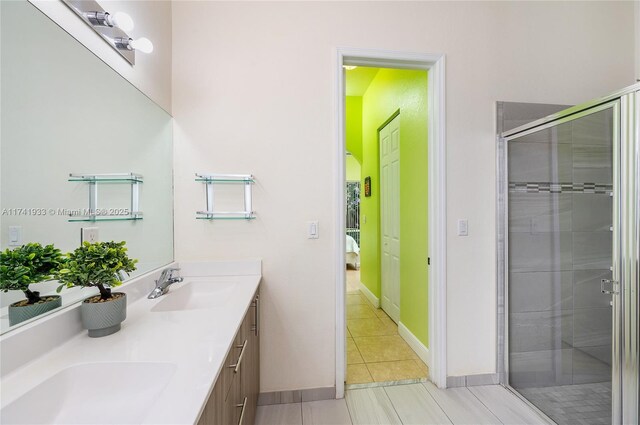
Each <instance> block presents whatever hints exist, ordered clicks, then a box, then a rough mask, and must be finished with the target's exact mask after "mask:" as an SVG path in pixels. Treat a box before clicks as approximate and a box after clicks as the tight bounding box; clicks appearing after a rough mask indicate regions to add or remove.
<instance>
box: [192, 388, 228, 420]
mask: <svg viewBox="0 0 640 425" xmlns="http://www.w3.org/2000/svg"><path fill="white" fill-rule="evenodd" d="M223 404H224V388H223V386H222V380H220V379H218V381H217V382H216V385H215V387H214V388H213V392H212V393H211V395H210V396H209V400H207V404H206V406H205V407H204V411H203V412H202V415H200V419H199V420H198V425H225V423H224V418H223Z"/></svg>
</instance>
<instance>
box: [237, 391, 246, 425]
mask: <svg viewBox="0 0 640 425" xmlns="http://www.w3.org/2000/svg"><path fill="white" fill-rule="evenodd" d="M236 407H242V410H241V411H240V419H239V420H238V425H242V420H243V419H244V410H245V407H247V398H246V397H245V398H244V401H243V402H242V404H236Z"/></svg>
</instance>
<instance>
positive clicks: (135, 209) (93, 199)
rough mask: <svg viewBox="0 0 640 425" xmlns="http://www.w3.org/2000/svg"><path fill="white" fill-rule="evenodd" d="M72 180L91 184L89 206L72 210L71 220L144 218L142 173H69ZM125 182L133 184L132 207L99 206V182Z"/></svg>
mask: <svg viewBox="0 0 640 425" xmlns="http://www.w3.org/2000/svg"><path fill="white" fill-rule="evenodd" d="M69 181H70V182H84V183H88V184H89V208H88V209H86V210H77V211H76V210H72V211H71V212H70V213H69V216H70V217H71V218H70V219H69V221H70V222H76V221H126V220H142V211H140V185H141V184H142V183H143V176H142V174H136V173H107V174H73V173H71V174H69ZM100 183H101V184H117V183H123V184H128V185H130V186H131V197H130V200H131V203H130V208H129V209H126V208H98V186H99V184H100Z"/></svg>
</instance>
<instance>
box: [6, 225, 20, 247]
mask: <svg viewBox="0 0 640 425" xmlns="http://www.w3.org/2000/svg"><path fill="white" fill-rule="evenodd" d="M20 245H22V226H9V246H20Z"/></svg>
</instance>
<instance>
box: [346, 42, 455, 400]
mask: <svg viewBox="0 0 640 425" xmlns="http://www.w3.org/2000/svg"><path fill="white" fill-rule="evenodd" d="M344 65H356V66H372V67H382V68H397V69H418V70H426V71H429V74H428V83H427V84H428V88H427V90H428V93H427V103H428V104H427V111H428V112H427V114H428V116H427V120H428V123H429V126H428V127H429V129H428V140H429V143H428V158H427V161H428V162H427V163H428V167H429V168H428V169H429V178H428V191H429V192H428V194H429V195H428V196H429V199H428V204H429V212H428V215H429V218H428V220H429V224H428V229H429V234H428V243H429V249H428V252H429V253H430V255H431V258H430V265H429V304H428V305H429V307H428V308H429V312H428V320H429V324H428V326H429V347H428V348H429V362H428V363H429V364H428V366H429V379H430V380H431V381H432V382H433V383H434V384H435V385H437V386H438V387H440V388H446V385H447V334H446V332H447V298H446V264H447V261H446V254H447V243H446V228H447V217H446V205H447V197H446V152H445V141H446V134H445V130H446V128H445V123H446V119H445V117H446V107H445V56H444V55H443V54H430V53H412V52H402V51H390V50H378V49H358V48H337V49H336V60H335V67H334V76H335V98H334V101H335V111H336V117H335V120H336V123H337V125H336V126H335V129H336V135H335V140H336V144H335V151H334V158H335V170H336V172H335V173H334V176H335V177H334V187H335V189H334V192H335V198H334V202H335V205H336V208H335V213H336V216H335V222H336V226H335V229H334V230H335V233H334V237H335V240H334V243H335V248H334V252H335V261H334V264H335V275H336V311H335V312H336V340H335V346H336V357H335V363H336V378H335V385H336V398H343V397H344V381H345V377H346V339H345V332H346V301H345V298H346V274H345V243H344V231H345V202H344V182H345V173H346V167H345V158H344V152H345V149H346V148H345V146H346V140H345V137H346V136H345V74H344V68H343V66H344Z"/></svg>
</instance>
